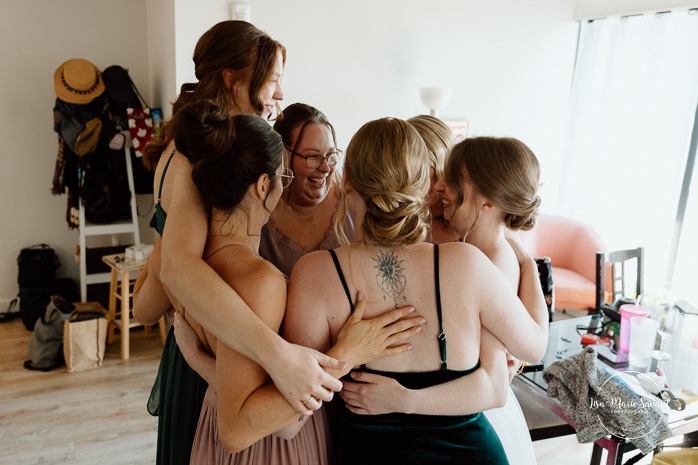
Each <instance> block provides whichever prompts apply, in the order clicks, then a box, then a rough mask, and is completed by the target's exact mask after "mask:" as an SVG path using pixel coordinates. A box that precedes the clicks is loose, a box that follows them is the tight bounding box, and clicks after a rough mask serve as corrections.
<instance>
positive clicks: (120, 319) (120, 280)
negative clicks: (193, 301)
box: [102, 254, 167, 360]
mask: <svg viewBox="0 0 698 465" xmlns="http://www.w3.org/2000/svg"><path fill="white" fill-rule="evenodd" d="M102 261H103V262H104V263H106V264H107V265H109V268H111V281H110V285H109V311H108V316H107V319H108V320H109V331H108V335H107V343H109V344H111V343H112V342H114V329H115V328H118V329H119V330H120V331H121V359H122V360H127V359H128V358H129V344H130V334H129V332H130V330H131V328H135V327H137V326H141V324H140V323H138V322H137V321H135V320H131V297H132V296H131V279H130V275H131V272H136V271H138V272H140V271H141V270H142V269H143V267H145V265H146V264H147V263H148V261H147V260H134V259H128V258H125V256H124V254H112V255H105V256H103V257H102ZM117 300H119V301H121V311H119V312H117V311H116V306H117ZM158 327H159V329H160V339H161V340H162V342H163V344H164V343H165V339H166V337H167V329H166V325H165V317H164V316H163V317H161V318H160V320H159V321H158Z"/></svg>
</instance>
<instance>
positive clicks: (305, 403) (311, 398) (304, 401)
mask: <svg viewBox="0 0 698 465" xmlns="http://www.w3.org/2000/svg"><path fill="white" fill-rule="evenodd" d="M313 401H317V402H318V403H319V404H320V405H322V401H321V400H318V399H316V398H315V397H314V396H312V395H311V396H310V397H308V399H307V400H302V401H301V403H302V404H303V405H305V406H306V407H308V404H310V403H311V402H313Z"/></svg>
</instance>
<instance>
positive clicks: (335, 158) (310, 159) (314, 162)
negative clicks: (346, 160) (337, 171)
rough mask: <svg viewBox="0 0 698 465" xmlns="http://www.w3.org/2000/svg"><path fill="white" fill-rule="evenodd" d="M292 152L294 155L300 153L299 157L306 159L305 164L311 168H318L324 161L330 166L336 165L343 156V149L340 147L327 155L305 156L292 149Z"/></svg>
mask: <svg viewBox="0 0 698 465" xmlns="http://www.w3.org/2000/svg"><path fill="white" fill-rule="evenodd" d="M291 153H292V154H294V155H298V156H299V157H301V158H303V159H305V166H307V167H308V168H310V169H313V170H314V169H315V168H318V167H319V166H320V165H322V162H323V161H326V162H327V165H328V166H335V165H336V164H337V163H339V159H340V158H342V151H341V150H339V149H335V151H334V152H332V153H328V154H327V155H325V156H322V155H310V156H305V155H301V154H300V153H298V152H296V151H295V150H291Z"/></svg>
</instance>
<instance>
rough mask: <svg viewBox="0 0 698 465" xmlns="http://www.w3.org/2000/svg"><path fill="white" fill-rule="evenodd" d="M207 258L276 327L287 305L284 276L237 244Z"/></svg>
mask: <svg viewBox="0 0 698 465" xmlns="http://www.w3.org/2000/svg"><path fill="white" fill-rule="evenodd" d="M207 262H208V263H209V265H210V266H211V267H212V268H213V269H214V270H215V271H216V272H217V273H218V274H219V275H220V277H221V278H223V280H224V281H225V282H226V283H227V284H228V285H229V286H230V287H232V288H233V289H234V290H235V292H237V293H238V295H239V296H240V297H241V298H242V299H243V300H244V301H245V302H246V303H247V305H249V307H250V308H251V309H252V310H253V311H254V312H255V314H257V316H259V317H260V318H261V319H262V320H263V321H264V322H265V323H266V324H267V325H269V326H270V327H272V328H273V329H274V330H278V326H279V325H280V323H281V319H282V318H283V313H284V309H285V308H286V277H285V276H284V274H283V273H282V272H281V271H279V270H278V268H276V267H275V266H274V265H273V264H271V263H269V262H268V261H266V260H264V259H261V258H259V257H258V256H257V255H253V254H252V253H251V252H249V251H241V250H240V248H239V247H228V248H227V249H226V250H222V251H220V252H219V253H217V254H215V255H213V256H212V257H211V258H210V259H209V260H207Z"/></svg>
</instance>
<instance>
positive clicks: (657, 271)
mask: <svg viewBox="0 0 698 465" xmlns="http://www.w3.org/2000/svg"><path fill="white" fill-rule="evenodd" d="M697 103H698V15H696V14H689V12H687V11H685V10H684V11H674V12H671V13H664V14H657V15H655V14H646V15H637V16H630V17H623V18H606V19H601V20H594V21H584V22H583V23H582V24H581V27H580V37H579V45H578V55H577V63H576V66H575V72H574V80H573V83H572V92H571V97H570V109H569V118H568V126H567V138H566V146H565V153H564V159H563V162H562V165H561V166H562V172H561V173H560V184H559V186H560V191H559V195H558V196H557V198H556V199H555V202H554V203H553V202H551V203H553V204H554V205H556V206H555V209H556V211H557V212H558V213H560V214H562V215H566V216H572V217H575V218H578V219H581V220H583V221H585V222H587V223H589V224H591V225H593V226H594V228H595V229H596V230H597V231H598V232H599V234H600V235H601V237H602V238H603V239H604V241H605V242H606V244H607V246H608V247H609V249H625V248H633V247H637V246H644V247H645V257H646V262H645V267H644V269H645V288H646V289H647V290H659V289H661V288H662V287H664V286H665V284H666V283H665V281H664V280H665V277H666V274H667V265H668V261H669V260H668V259H669V255H670V249H671V241H672V235H673V232H674V223H675V219H676V211H677V206H678V201H679V194H680V191H681V184H682V181H683V175H684V171H685V168H686V159H687V155H688V150H689V145H690V140H691V132H692V129H693V120H694V116H695V112H696V104H697ZM693 184H694V189H693V194H692V196H693V197H694V198H693V199H689V207H688V208H689V209H691V208H694V209H695V208H696V204H698V201H696V199H695V197H696V196H698V193H696V191H698V187H696V181H695V180H694V183H693ZM688 216H691V217H692V218H695V216H696V214H695V212H693V213H692V212H690V211H689V212H687V217H688ZM687 219H688V218H687ZM691 221H693V220H689V223H690V222H691ZM687 229H689V230H693V231H694V232H695V231H696V229H695V227H693V226H691V227H689V228H687ZM688 232H689V231H684V233H683V234H682V240H681V247H680V249H679V256H682V254H686V252H687V249H690V252H691V254H689V255H693V260H692V261H691V264H690V265H688V268H690V269H691V270H693V271H694V272H690V270H688V269H686V263H685V261H684V260H681V266H680V267H677V270H676V273H675V274H674V281H675V282H679V281H681V280H687V279H690V280H693V284H692V288H693V289H692V292H693V295H692V296H690V297H689V296H686V295H682V296H680V297H679V298H683V299H686V300H689V301H691V302H693V303H694V304H696V303H698V294H696V288H698V286H697V285H696V284H698V282H696V273H695V270H696V263H698V262H697V261H696V260H698V256H697V255H698V252H696V250H698V242H696V240H698V236H695V235H694V236H693V238H688V237H687V236H686V233H688ZM694 234H695V233H694ZM678 268H680V270H679V269H678ZM689 273H690V274H691V276H688V274H689ZM681 288H682V291H684V290H690V288H691V286H688V285H682V286H681ZM672 294H673V292H672Z"/></svg>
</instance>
